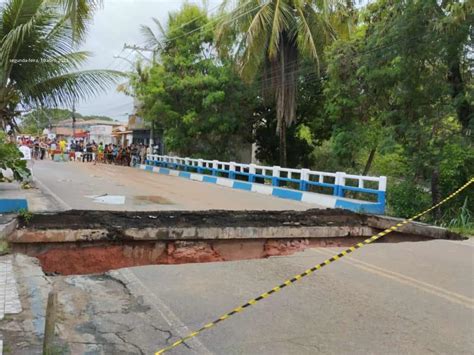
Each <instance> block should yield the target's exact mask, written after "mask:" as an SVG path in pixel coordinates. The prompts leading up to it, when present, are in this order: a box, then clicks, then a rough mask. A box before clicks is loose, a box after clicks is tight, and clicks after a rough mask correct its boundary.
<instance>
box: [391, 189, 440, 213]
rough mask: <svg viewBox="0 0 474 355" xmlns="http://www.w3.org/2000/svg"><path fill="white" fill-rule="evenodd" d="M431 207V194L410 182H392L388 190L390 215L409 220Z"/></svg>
mask: <svg viewBox="0 0 474 355" xmlns="http://www.w3.org/2000/svg"><path fill="white" fill-rule="evenodd" d="M430 206H431V197H430V193H429V192H427V191H424V190H423V189H422V188H420V187H419V186H417V185H415V184H414V183H412V182H410V181H402V182H395V181H393V180H392V182H391V183H390V184H389V186H388V190H387V209H388V214H390V215H393V216H396V217H402V218H409V217H412V216H413V215H415V214H417V213H419V212H420V211H423V210H425V209H426V208H428V207H430Z"/></svg>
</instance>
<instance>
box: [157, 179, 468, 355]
mask: <svg viewBox="0 0 474 355" xmlns="http://www.w3.org/2000/svg"><path fill="white" fill-rule="evenodd" d="M473 182H474V178H471V179H470V180H469V181H468V182H467V183H465V184H464V185H463V186H461V187H460V188H459V189H457V190H456V191H454V192H453V193H452V194H451V195H449V196H448V197H446V198H445V199H444V200H442V201H440V202H439V203H437V204H436V205H434V206H431V207H430V208H428V209H427V210H425V211H423V212H421V213H418V214H417V215H415V216H413V217H411V218H408V219H406V220H404V221H402V222H400V223H397V224H396V225H393V226H392V227H390V228H387V229H385V230H384V231H382V232H380V233H378V234H375V235H373V236H371V237H370V238H368V239H366V240H364V241H363V242H360V243H357V244H356V245H354V246H352V247H350V248H348V249H346V250H344V251H341V252H340V253H339V254H337V255H334V256H333V257H331V258H329V259H327V260H325V261H323V262H322V263H320V264H318V265H315V266H313V267H312V268H310V269H308V270H306V271H305V272H303V273H301V274H298V275H295V276H294V277H293V278H291V279H288V280H286V281H285V282H283V283H282V284H281V285H279V286H276V287H274V288H272V289H271V290H269V291H267V292H265V293H262V294H261V295H260V296H258V297H256V298H254V299H252V300H250V301H248V302H247V303H245V304H243V305H241V306H239V307H237V308H234V309H233V310H232V311H230V312H229V313H226V314H224V315H222V316H221V317H219V318H218V319H216V320H215V321H213V322H210V323H207V324H206V325H204V326H202V327H201V328H199V329H198V330H196V331H194V332H192V333H190V334H188V335H187V336H185V337H183V338H181V339H179V340H177V341H175V342H174V343H173V344H171V345H169V346H167V347H165V348H163V349H161V350H158V351H157V352H156V353H155V355H160V354H163V353H164V352H166V351H168V350H171V349H173V348H175V347H177V346H179V345H181V344H183V343H184V342H185V341H187V340H189V339H191V338H194V337H195V336H196V335H198V334H199V333H201V332H203V331H204V330H206V329H209V328H212V327H214V326H216V325H217V324H218V323H220V322H222V321H224V320H226V319H228V318H229V317H231V316H233V315H234V314H237V313H240V312H242V311H243V310H245V309H246V308H248V307H250V306H251V305H254V304H256V303H257V302H258V301H261V300H263V299H265V298H267V297H269V296H270V295H271V294H273V293H276V292H278V291H281V290H282V289H283V288H285V287H286V286H289V285H291V284H293V283H295V282H296V281H298V280H301V279H302V278H303V277H305V276H308V275H311V274H312V273H313V272H315V271H317V270H319V269H321V268H322V267H324V266H326V265H329V264H330V263H332V262H333V261H336V260H338V259H340V258H342V257H344V256H346V255H347V254H350V253H352V252H353V251H355V250H357V249H359V248H361V247H363V246H364V245H367V244H370V243H372V242H374V241H376V240H377V239H379V238H382V237H383V236H385V235H387V234H389V233H391V232H393V231H396V230H398V229H399V228H401V227H402V226H404V225H405V224H408V223H410V222H413V221H414V220H415V219H418V218H420V217H421V216H423V215H425V214H427V213H428V212H431V211H432V210H434V209H435V208H438V207H439V206H441V205H442V204H444V203H445V202H447V201H449V200H450V199H452V198H453V197H454V196H456V195H457V194H459V193H460V192H461V191H463V190H464V189H466V188H467V187H468V186H469V185H471V184H472V183H473Z"/></svg>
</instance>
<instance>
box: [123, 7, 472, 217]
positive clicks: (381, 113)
mask: <svg viewBox="0 0 474 355" xmlns="http://www.w3.org/2000/svg"><path fill="white" fill-rule="evenodd" d="M229 3H230V2H229ZM237 4H238V5H237V6H236V7H233V8H232V10H231V11H230V12H228V13H226V12H225V11H226V9H227V5H228V2H225V4H224V6H223V10H222V11H223V12H222V14H221V15H222V17H214V18H212V17H209V16H208V15H207V14H206V12H205V11H204V10H202V9H201V8H199V7H198V6H195V5H190V4H186V5H184V6H183V8H182V9H181V10H180V11H179V12H176V13H172V14H170V16H169V21H168V27H167V28H166V29H164V28H162V26H161V25H160V24H159V23H158V22H157V21H155V22H156V25H157V26H158V29H159V32H160V33H161V36H162V39H161V38H159V37H160V36H157V35H155V33H154V32H153V31H152V30H151V29H150V28H147V27H142V32H143V34H144V35H145V37H146V41H147V44H148V45H149V46H150V48H153V49H154V50H155V51H156V54H157V56H156V57H155V59H157V60H158V61H157V62H155V63H154V64H153V65H152V66H149V67H143V66H141V65H138V66H137V72H136V73H135V75H134V76H133V78H132V85H131V86H132V88H133V92H134V95H136V96H137V98H138V99H139V100H140V101H141V102H142V103H143V110H142V112H141V113H142V114H143V116H144V117H145V118H146V119H148V120H152V121H154V122H155V123H156V125H157V126H158V127H159V128H160V129H162V130H163V131H164V136H165V140H166V146H167V148H168V149H169V150H170V151H171V152H173V153H177V154H181V155H188V156H196V157H205V158H217V159H221V160H225V159H234V157H235V156H236V152H237V150H238V148H239V146H240V145H241V144H242V143H243V142H246V141H251V140H254V141H256V142H257V144H258V151H257V158H258V159H259V160H261V161H262V162H263V163H265V164H271V165H272V164H279V163H280V162H281V161H282V156H283V155H284V154H283V153H282V152H283V151H287V158H288V159H287V163H288V165H289V166H294V167H307V168H312V169H315V170H322V171H345V172H348V173H356V174H361V173H367V174H370V175H385V176H387V177H388V191H387V200H388V212H389V213H390V214H393V215H397V216H400V217H408V216H411V215H413V214H415V213H416V212H418V211H419V210H422V209H425V208H427V207H428V206H429V205H431V204H433V203H436V202H438V201H439V199H440V198H441V196H443V195H447V194H448V193H450V192H451V191H453V190H454V189H455V188H457V187H458V186H460V185H462V184H463V183H464V182H465V181H467V180H468V179H469V178H470V177H472V176H474V147H473V141H472V135H471V134H472V133H470V132H471V131H472V129H474V123H473V122H474V121H473V119H472V118H473V117H474V113H473V103H474V99H473V98H474V81H473V73H474V70H473V68H474V60H473V57H472V55H471V54H470V53H472V28H473V27H472V24H473V23H474V11H473V10H474V9H473V5H472V1H471V2H469V1H460V0H447V1H442V2H440V1H435V0H426V1H417V0H407V1H393V0H377V1H373V2H370V3H369V4H368V5H366V6H365V7H362V8H356V7H354V6H353V4H352V3H351V2H350V1H349V2H343V4H342V5H341V3H340V2H338V3H337V4H336V2H332V1H323V2H311V1H289V0H288V1H287V0H281V1H268V2H254V1H250V2H249V1H238V2H237ZM219 19H220V25H219V26H218V27H217V33H213V31H212V29H213V27H215V24H216V23H217V22H219V21H218V20H219ZM232 19H234V20H232ZM355 19H359V22H357V21H356V20H355ZM349 24H350V26H348V25H349ZM239 76H242V77H244V78H245V79H248V80H246V81H248V82H251V83H253V84H245V83H243V82H242V81H241V79H240V78H239ZM283 82H285V84H284V85H283V84H282V83H283ZM262 88H263V90H262ZM283 123H287V124H290V123H291V124H290V125H289V126H288V128H287V129H286V130H285V129H283V128H284V127H286V126H285V125H284V124H283ZM470 130H471V131H470ZM282 132H283V133H284V134H283V133H282ZM285 135H286V138H285ZM285 147H286V148H285ZM466 194H467V196H468V199H467V200H466V201H467V202H463V201H464V200H461V199H454V200H453V201H451V202H450V203H449V204H447V205H446V206H444V207H443V209H442V210H441V212H440V213H437V214H433V215H431V216H428V217H427V219H426V220H427V221H437V223H447V222H449V221H451V220H455V219H456V218H457V216H459V213H464V215H465V212H463V211H466V210H468V211H472V210H474V196H472V195H473V194H474V192H472V189H471V190H470V191H468V192H466ZM463 203H464V204H465V206H464V205H463ZM462 206H464V207H462ZM461 207H462V208H461Z"/></svg>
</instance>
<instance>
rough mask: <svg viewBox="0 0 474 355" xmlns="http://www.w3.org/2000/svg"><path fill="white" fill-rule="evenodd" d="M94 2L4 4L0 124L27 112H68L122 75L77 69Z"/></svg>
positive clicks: (84, 55) (0, 15) (16, 0)
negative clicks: (35, 109) (65, 109)
mask: <svg viewBox="0 0 474 355" xmlns="http://www.w3.org/2000/svg"><path fill="white" fill-rule="evenodd" d="M99 4H100V1H97V0H27V1H25V0H7V1H6V3H4V4H3V5H1V7H0V124H1V126H3V128H5V127H6V126H7V125H10V126H12V127H16V123H15V117H16V116H18V115H19V114H20V113H21V112H22V111H24V110H28V109H29V108H32V107H43V106H45V107H48V106H68V107H70V106H71V105H72V104H73V103H74V102H76V101H78V100H80V99H85V98H88V97H90V96H92V95H95V94H97V93H98V92H100V91H101V90H103V89H105V88H107V87H108V86H109V85H111V84H113V83H115V82H116V79H117V78H118V77H120V76H121V75H122V74H121V73H120V72H116V71H110V70H108V71H106V70H82V71H79V67H80V66H81V65H82V64H83V63H84V62H85V61H86V60H87V59H88V57H89V56H90V54H89V53H88V52H85V51H78V50H77V47H78V45H79V44H80V43H81V42H82V41H83V39H84V35H85V33H86V28H87V23H88V20H89V19H90V18H91V16H92V12H93V10H94V9H95V8H96V7H97V6H98V5H99Z"/></svg>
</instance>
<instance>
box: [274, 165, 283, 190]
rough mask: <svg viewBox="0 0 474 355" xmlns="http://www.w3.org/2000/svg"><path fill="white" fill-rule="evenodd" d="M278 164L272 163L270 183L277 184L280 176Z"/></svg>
mask: <svg viewBox="0 0 474 355" xmlns="http://www.w3.org/2000/svg"><path fill="white" fill-rule="evenodd" d="M280 168H281V167H280V166H277V165H274V166H273V169H272V172H273V174H272V176H273V177H272V185H273V186H279V177H280Z"/></svg>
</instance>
